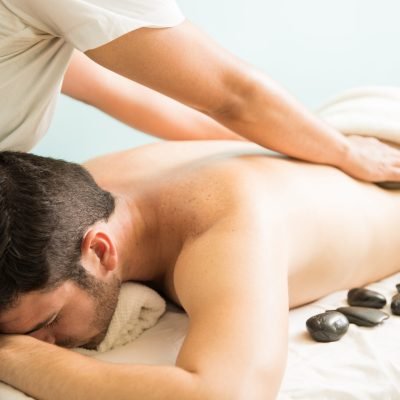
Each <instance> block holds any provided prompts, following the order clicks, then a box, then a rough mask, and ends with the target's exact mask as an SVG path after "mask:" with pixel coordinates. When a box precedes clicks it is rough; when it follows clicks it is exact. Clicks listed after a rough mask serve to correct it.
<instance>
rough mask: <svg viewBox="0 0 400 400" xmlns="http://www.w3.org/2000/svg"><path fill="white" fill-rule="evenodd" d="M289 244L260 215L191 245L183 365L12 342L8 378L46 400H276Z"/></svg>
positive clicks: (231, 220)
mask: <svg viewBox="0 0 400 400" xmlns="http://www.w3.org/2000/svg"><path fill="white" fill-rule="evenodd" d="M249 221H250V222H249ZM272 227H273V228H274V229H272ZM284 242H285V241H284V240H282V235H281V234H280V232H279V231H278V230H277V229H276V225H275V224H273V223H272V221H268V220H267V219H266V218H264V217H262V215H260V213H257V210H256V209H255V208H254V207H253V208H251V209H250V208H249V209H244V208H242V211H241V212H240V215H236V216H232V217H226V218H222V219H221V221H220V222H219V223H217V224H215V225H214V226H213V227H212V228H210V229H209V230H207V231H206V232H204V233H203V234H201V235H200V236H199V237H197V238H195V239H193V240H192V241H191V242H189V243H187V244H186V245H185V248H184V250H183V252H182V253H181V255H180V257H179V259H178V262H177V265H176V267H175V273H174V276H175V289H176V292H177V294H178V297H179V298H180V300H181V302H182V305H183V306H184V308H185V309H186V310H187V312H188V314H189V317H190V325H189V332H188V334H187V337H186V339H185V341H184V344H183V346H182V349H181V351H180V353H179V355H178V359H177V362H176V366H175V367H173V366H171V367H167V366H142V365H116V364H107V363H104V362H100V361H97V360H94V359H90V358H88V357H85V356H82V355H80V354H76V353H73V352H71V351H68V350H65V349H61V348H58V347H56V346H54V345H50V344H47V343H42V342H39V341H37V340H35V339H33V338H31V337H25V336H4V337H3V338H0V365H1V368H0V380H1V381H4V382H5V383H8V384H9V385H11V386H14V387H16V388H18V389H20V390H22V391H24V392H26V393H28V394H29V395H31V396H33V397H36V398H38V399H41V400H47V399H48V400H53V399H55V398H56V399H58V400H71V399H74V400H75V399H76V400H81V399H82V400H92V399H93V400H103V399H104V400H109V399H115V400H124V399H129V400H131V399H146V400H152V399H154V400H156V399H157V400H162V399H165V400H180V399H182V400H215V399H218V400H249V399H251V400H273V399H275V398H276V395H277V393H278V390H279V386H280V382H281V379H282V375H283V372H284V367H285V364H286V352H287V319H288V293H287V265H286V264H287V259H286V258H287V251H286V249H285V248H283V245H282V243H284Z"/></svg>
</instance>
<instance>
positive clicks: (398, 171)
mask: <svg viewBox="0 0 400 400" xmlns="http://www.w3.org/2000/svg"><path fill="white" fill-rule="evenodd" d="M348 140H349V151H348V154H347V157H346V158H345V159H344V160H343V163H342V165H340V168H341V169H342V170H343V171H344V172H346V173H347V174H349V175H351V176H353V177H354V178H357V179H360V180H363V181H367V182H384V181H395V182H400V151H399V150H398V149H395V148H393V147H392V146H389V145H387V144H385V143H382V142H381V141H379V140H377V139H375V138H370V137H363V136H349V137H348Z"/></svg>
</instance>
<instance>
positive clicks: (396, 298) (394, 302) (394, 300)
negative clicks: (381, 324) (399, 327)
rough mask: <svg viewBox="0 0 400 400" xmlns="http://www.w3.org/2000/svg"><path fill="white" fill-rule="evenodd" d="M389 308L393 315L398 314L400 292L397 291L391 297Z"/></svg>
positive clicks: (399, 310)
mask: <svg viewBox="0 0 400 400" xmlns="http://www.w3.org/2000/svg"><path fill="white" fill-rule="evenodd" d="M390 308H391V309H392V313H393V314H394V315H400V293H397V294H395V295H394V296H393V297H392V303H391V304H390Z"/></svg>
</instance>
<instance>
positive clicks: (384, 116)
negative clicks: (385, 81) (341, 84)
mask: <svg viewBox="0 0 400 400" xmlns="http://www.w3.org/2000/svg"><path fill="white" fill-rule="evenodd" d="M317 115H318V116H319V117H320V118H322V119H323V120H324V121H325V122H327V123H328V124H329V125H331V126H333V127H334V128H335V129H337V130H339V131H340V132H342V133H343V134H345V135H362V136H372V137H375V138H377V139H381V140H384V141H389V142H392V143H395V144H397V145H399V144H400V88H398V87H391V86H367V87H360V88H354V89H350V90H347V91H345V92H343V93H342V94H340V95H338V96H336V97H335V98H333V99H332V100H331V101H329V102H328V103H327V104H325V105H324V106H323V107H321V108H319V109H318V110H317Z"/></svg>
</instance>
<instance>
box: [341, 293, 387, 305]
mask: <svg viewBox="0 0 400 400" xmlns="http://www.w3.org/2000/svg"><path fill="white" fill-rule="evenodd" d="M347 302H348V303H349V305H350V306H359V307H370V308H383V307H385V305H386V298H385V296H383V295H382V294H380V293H378V292H375V290H370V289H365V288H354V289H351V290H349V292H348V293H347Z"/></svg>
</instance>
